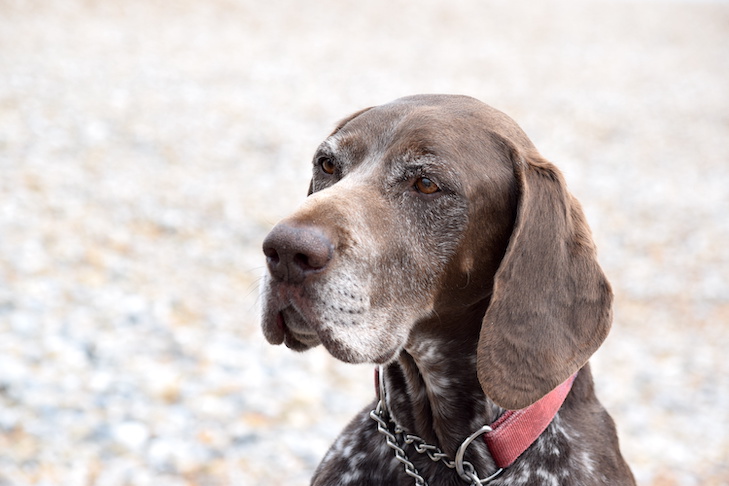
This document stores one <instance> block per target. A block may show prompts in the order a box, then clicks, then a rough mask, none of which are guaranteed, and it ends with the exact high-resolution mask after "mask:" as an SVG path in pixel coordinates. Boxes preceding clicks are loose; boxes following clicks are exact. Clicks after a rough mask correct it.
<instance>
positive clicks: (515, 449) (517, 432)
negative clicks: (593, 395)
mask: <svg viewBox="0 0 729 486" xmlns="http://www.w3.org/2000/svg"><path fill="white" fill-rule="evenodd" d="M577 373H579V371H578V372H577ZM577 373H575V374H574V375H572V376H570V377H569V378H568V379H567V380H566V381H565V382H564V383H562V384H561V385H559V386H558V387H557V388H555V389H553V390H552V391H551V392H549V393H547V394H546V395H545V396H543V397H542V398H540V399H539V400H538V401H536V402H535V403H533V404H531V405H529V406H528V407H526V408H522V409H521V410H507V411H506V412H504V413H503V414H502V415H501V416H500V417H499V418H498V419H496V421H495V422H493V423H492V424H491V425H490V426H489V428H490V429H491V430H490V431H488V432H485V433H484V434H483V438H484V441H485V442H486V446H487V447H488V449H489V452H490V453H491V457H493V459H494V462H495V463H496V466H497V467H498V468H499V469H505V468H507V467H509V466H511V465H512V464H513V463H514V461H516V459H517V458H518V457H519V456H520V455H522V453H523V452H524V451H526V450H527V449H528V448H529V446H531V445H532V444H533V443H534V442H535V441H536V440H537V439H538V438H539V436H540V435H542V432H544V430H545V429H546V428H547V426H548V425H549V424H550V423H551V422H552V420H553V419H554V417H555V415H557V412H558V411H559V409H560V407H561V406H562V404H563V403H564V401H565V398H567V394H569V392H570V390H571V389H572V384H573V383H574V381H575V378H576V377H577ZM375 389H376V390H377V395H378V398H381V397H380V376H379V369H377V368H375ZM474 435H475V434H474ZM472 437H473V436H472ZM468 441H469V442H470V439H469V440H468Z"/></svg>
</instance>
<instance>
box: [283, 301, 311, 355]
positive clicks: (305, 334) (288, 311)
mask: <svg viewBox="0 0 729 486" xmlns="http://www.w3.org/2000/svg"><path fill="white" fill-rule="evenodd" d="M276 324H277V325H280V326H281V329H282V331H283V334H284V336H285V337H286V338H285V342H286V344H287V345H289V347H292V346H291V345H290V344H294V347H298V346H296V345H297V344H302V345H305V346H315V345H317V344H319V343H320V340H319V335H318V334H317V332H316V331H314V330H313V329H310V328H309V327H308V326H306V324H307V322H306V320H305V319H304V317H303V316H302V315H301V313H300V312H298V311H297V310H296V309H295V308H293V307H291V306H290V307H286V308H284V309H282V310H281V311H280V312H279V313H278V314H277V316H276Z"/></svg>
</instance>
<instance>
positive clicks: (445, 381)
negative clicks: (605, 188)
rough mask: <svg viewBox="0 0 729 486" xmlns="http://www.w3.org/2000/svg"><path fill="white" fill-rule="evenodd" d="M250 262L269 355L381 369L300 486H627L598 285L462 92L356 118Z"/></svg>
mask: <svg viewBox="0 0 729 486" xmlns="http://www.w3.org/2000/svg"><path fill="white" fill-rule="evenodd" d="M263 253H264V255H265V258H266V263H267V273H266V275H265V276H264V279H263V282H262V291H261V294H262V306H261V307H262V308H261V313H262V329H263V334H264V336H265V338H266V339H267V340H268V341H269V342H270V343H271V344H281V343H284V344H285V345H286V346H288V347H289V348H291V349H293V350H295V351H304V350H307V349H309V348H312V347H314V346H317V345H320V344H321V345H323V346H324V347H325V348H326V349H327V350H328V351H329V353H330V354H331V355H332V356H334V357H335V358H337V359H340V360H342V361H345V362H348V363H373V364H375V365H377V366H379V368H378V370H379V371H378V373H377V382H378V385H377V387H376V388H377V391H378V393H377V397H376V398H375V400H374V401H373V403H371V404H370V405H368V406H367V407H366V408H365V409H364V410H363V411H362V412H361V413H359V415H357V416H356V417H355V418H354V420H353V421H352V422H351V423H350V424H349V425H348V426H347V427H346V428H345V429H344V431H343V432H342V433H341V435H340V436H339V438H338V439H337V440H336V441H335V442H334V444H333V445H332V447H331V448H330V449H329V451H328V452H327V454H326V455H325V457H324V458H323V460H322V462H321V463H320V465H319V466H318V468H317V469H316V471H315V472H314V476H313V478H312V481H311V484H312V485H315V486H324V485H350V484H351V485H380V486H381V485H410V484H420V485H425V484H430V485H462V484H469V483H470V484H490V485H498V486H515V485H580V486H587V485H611V486H615V485H632V484H635V481H634V478H633V475H632V473H631V471H630V468H629V467H628V465H627V464H626V462H625V460H624V459H623V457H622V455H621V452H620V448H619V444H618V438H617V433H616V430H615V426H614V423H613V420H612V419H611V417H610V416H609V415H608V413H607V412H606V411H605V410H604V408H603V407H602V405H601V404H600V402H599V401H598V400H597V398H596V395H595V391H594V387H593V380H592V375H591V371H590V367H589V363H588V359H589V358H590V356H591V355H592V354H593V353H594V352H595V351H596V350H597V349H598V347H599V346H600V345H601V343H602V342H603V340H604V339H605V338H606V336H607V334H608V331H609V329H610V325H611V321H612V310H611V309H612V291H611V287H610V284H609V282H608V280H607V279H606V277H605V275H604V273H603V271H602V270H601V268H600V266H599V264H598V262H597V259H596V250H595V245H594V243H593V240H592V236H591V232H590V229H589V227H588V225H587V222H586V220H585V217H584V214H583V211H582V209H581V207H580V204H579V203H578V201H577V200H576V199H575V198H574V197H573V196H572V195H571V194H570V193H569V192H568V190H567V188H566V185H565V182H564V179H563V176H562V175H561V173H560V172H559V170H558V169H557V168H556V167H555V166H554V165H553V164H551V163H550V162H548V161H547V160H545V159H544V158H542V156H541V155H540V154H539V153H538V151H537V150H536V148H535V147H534V145H533V144H532V142H531V141H530V140H529V138H528V137H527V136H526V135H525V133H524V132H523V131H522V130H521V128H520V127H519V126H518V125H517V124H516V123H515V122H514V121H513V120H512V119H511V118H509V117H508V116H507V115H505V114H503V113H502V112H500V111H498V110H496V109H494V108H491V107H490V106H488V105H486V104H484V103H482V102H480V101H478V100H476V99H473V98H470V97H466V96H456V95H416V96H409V97H405V98H401V99H398V100H395V101H393V102H391V103H388V104H385V105H381V106H376V107H372V108H367V109H364V110H361V111H358V112H357V113H354V114H353V115H351V116H349V117H347V118H346V119H344V120H343V121H341V122H340V123H339V124H338V126H337V127H336V129H335V130H334V132H333V133H332V134H331V135H330V136H329V137H328V138H326V140H324V142H323V143H322V144H321V145H320V146H319V148H318V150H317V151H316V154H315V155H314V158H313V176H312V178H311V182H310V185H309V196H308V197H307V198H306V200H305V201H304V203H303V204H302V205H301V207H300V208H298V209H297V210H296V211H295V212H294V213H293V214H292V215H291V216H289V217H287V218H286V219H284V220H283V221H281V222H280V223H278V224H277V225H276V226H275V227H274V228H273V229H272V230H271V232H270V233H269V234H268V235H267V236H266V238H265V240H264V241H263Z"/></svg>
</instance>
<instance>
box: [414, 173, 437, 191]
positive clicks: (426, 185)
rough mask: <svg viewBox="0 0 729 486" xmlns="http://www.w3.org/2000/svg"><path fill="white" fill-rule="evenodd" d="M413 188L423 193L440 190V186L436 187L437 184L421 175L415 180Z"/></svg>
mask: <svg viewBox="0 0 729 486" xmlns="http://www.w3.org/2000/svg"><path fill="white" fill-rule="evenodd" d="M415 189H417V191H418V192H420V193H423V194H435V193H436V192H438V191H440V187H438V184H436V183H435V182H433V181H431V180H430V179H428V178H427V177H421V178H419V179H418V180H416V181H415Z"/></svg>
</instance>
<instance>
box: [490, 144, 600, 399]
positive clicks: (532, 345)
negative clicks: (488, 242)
mask: <svg viewBox="0 0 729 486" xmlns="http://www.w3.org/2000/svg"><path fill="white" fill-rule="evenodd" d="M511 159H512V163H513V166H514V174H515V177H516V180H517V187H518V189H519V199H518V208H517V215H516V221H515V223H514V230H513V233H512V235H511V239H510V240H509V245H508V248H507V250H506V254H505V255H504V258H503V260H502V261H501V264H500V266H499V268H498V270H497V272H496V275H495V277H494V287H493V294H492V297H491V303H490V305H489V308H488V310H487V311H486V315H485V316H484V319H483V324H482V327H481V335H480V338H479V343H478V361H477V363H478V365H477V366H478V379H479V381H480V383H481V386H482V387H483V389H484V392H485V393H486V395H487V396H488V397H489V398H491V399H492V400H493V401H494V402H495V403H496V404H498V405H499V406H501V407H503V408H506V409H511V410H516V409H520V408H524V407H527V406H529V405H530V404H532V403H534V402H536V401H537V400H538V399H539V398H541V397H542V396H544V395H546V394H547V393H548V392H549V391H551V390H552V389H553V388H555V387H556V386H557V385H559V384H560V383H562V382H563V381H565V380H566V379H567V378H568V377H569V376H571V375H572V374H573V373H575V372H576V371H577V370H579V369H580V368H581V367H582V366H584V364H585V363H586V362H587V360H588V359H589V357H590V356H591V355H592V354H593V353H594V352H595V350H597V348H598V347H599V346H600V344H601V343H602V342H603V340H604V339H605V337H606V336H607V334H608V331H609V329H610V323H611V320H612V310H611V304H612V291H611V289H610V284H609V283H608V281H607V279H606V278H605V275H604V274H603V272H602V270H601V269H600V266H599V265H598V263H597V259H596V254H595V245H594V243H593V241H592V236H591V234H590V229H589V227H588V226H587V223H586V221H585V217H584V214H583V213H582V208H581V207H580V204H579V203H578V202H577V200H576V199H574V198H573V197H572V195H570V194H569V193H568V192H567V189H566V186H565V183H564V180H563V178H562V174H561V173H560V172H559V170H558V169H557V168H556V167H554V166H553V165H552V164H550V163H549V162H547V161H545V160H544V159H542V158H541V157H540V156H539V155H538V154H536V153H531V154H528V156H527V157H526V158H525V157H523V156H522V155H521V154H520V153H519V151H517V150H516V149H513V148H512V149H511Z"/></svg>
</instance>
